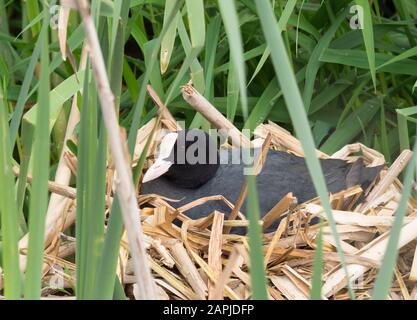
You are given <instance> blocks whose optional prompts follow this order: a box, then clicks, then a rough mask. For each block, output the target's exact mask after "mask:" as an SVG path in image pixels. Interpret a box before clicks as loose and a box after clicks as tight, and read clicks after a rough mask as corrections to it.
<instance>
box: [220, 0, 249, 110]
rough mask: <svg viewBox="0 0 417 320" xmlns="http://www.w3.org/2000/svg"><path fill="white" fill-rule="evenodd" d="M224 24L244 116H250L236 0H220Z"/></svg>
mask: <svg viewBox="0 0 417 320" xmlns="http://www.w3.org/2000/svg"><path fill="white" fill-rule="evenodd" d="M218 3H219V8H220V13H221V16H222V19H223V25H224V28H225V30H226V34H227V38H228V40H229V46H230V52H231V55H232V56H233V59H232V62H233V63H234V64H235V70H236V74H237V78H238V79H239V85H240V89H239V91H240V103H241V106H242V111H243V116H244V118H247V117H248V101H247V93H246V71H245V66H244V64H243V61H244V59H243V45H242V36H241V34H240V31H239V21H238V17H237V12H236V7H235V2H234V1H233V0H221V1H218Z"/></svg>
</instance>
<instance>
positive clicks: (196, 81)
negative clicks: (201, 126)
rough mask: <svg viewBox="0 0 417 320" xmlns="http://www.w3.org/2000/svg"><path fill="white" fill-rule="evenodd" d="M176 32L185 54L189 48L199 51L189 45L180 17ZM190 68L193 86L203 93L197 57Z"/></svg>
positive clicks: (200, 69) (202, 79) (201, 69)
mask: <svg viewBox="0 0 417 320" xmlns="http://www.w3.org/2000/svg"><path fill="white" fill-rule="evenodd" d="M178 34H179V36H180V39H181V44H182V46H183V48H184V51H185V54H186V55H189V54H190V52H191V50H194V51H195V52H200V49H194V48H193V47H192V45H191V42H190V39H189V38H188V34H187V31H186V30H185V26H184V22H183V21H182V19H180V21H179V24H178ZM190 70H191V79H192V81H193V85H194V87H196V88H197V90H198V91H199V92H200V93H201V94H203V93H204V92H205V90H204V86H205V83H204V70H203V67H202V66H201V64H200V62H199V61H198V58H197V57H196V58H195V59H194V60H193V62H192V63H191V65H190Z"/></svg>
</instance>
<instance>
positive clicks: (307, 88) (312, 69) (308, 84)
mask: <svg viewBox="0 0 417 320" xmlns="http://www.w3.org/2000/svg"><path fill="white" fill-rule="evenodd" d="M346 15H347V10H344V11H343V12H342V13H340V14H339V16H338V17H337V19H336V20H335V22H334V23H333V24H332V25H331V27H330V28H329V29H328V30H327V31H326V33H325V34H324V35H323V37H321V39H320V40H319V41H318V42H317V45H316V47H315V48H314V50H313V53H312V54H311V56H310V59H309V60H308V63H307V70H306V80H305V85H304V92H303V100H304V107H305V109H306V110H307V112H308V111H309V109H310V104H311V99H312V97H313V92H314V84H315V81H316V77H317V72H318V71H319V68H320V66H321V63H320V61H319V59H320V56H321V55H322V53H323V52H324V50H325V49H326V48H327V47H328V46H329V44H330V41H331V40H332V38H333V37H334V35H335V33H336V31H337V29H338V28H339V26H340V24H341V23H342V21H343V20H344V19H345V18H346Z"/></svg>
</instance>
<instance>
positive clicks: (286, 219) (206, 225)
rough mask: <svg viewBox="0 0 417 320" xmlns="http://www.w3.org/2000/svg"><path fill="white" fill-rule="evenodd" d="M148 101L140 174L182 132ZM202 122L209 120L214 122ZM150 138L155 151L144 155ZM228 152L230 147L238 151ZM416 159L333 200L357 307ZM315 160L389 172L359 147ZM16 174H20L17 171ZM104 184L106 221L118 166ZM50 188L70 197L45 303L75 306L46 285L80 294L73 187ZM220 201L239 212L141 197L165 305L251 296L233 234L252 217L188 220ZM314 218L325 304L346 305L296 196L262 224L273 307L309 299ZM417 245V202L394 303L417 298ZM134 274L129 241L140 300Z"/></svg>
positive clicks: (50, 232) (50, 254) (293, 148)
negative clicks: (169, 135)
mask: <svg viewBox="0 0 417 320" xmlns="http://www.w3.org/2000/svg"><path fill="white" fill-rule="evenodd" d="M149 93H150V95H151V97H152V98H153V100H154V101H155V103H156V105H157V106H158V107H159V111H160V112H159V117H158V118H154V119H152V120H151V121H149V122H148V123H147V124H146V125H144V126H143V127H142V128H141V129H140V130H139V132H138V135H137V144H136V148H135V152H134V156H133V161H132V163H133V166H135V165H137V163H138V160H139V156H140V155H141V154H142V153H143V152H147V156H146V162H145V168H144V170H146V167H148V166H149V165H150V164H151V163H152V161H153V159H154V154H155V152H156V149H157V145H158V143H159V140H160V138H161V133H162V131H163V130H166V129H168V130H177V129H178V125H177V124H176V123H175V121H174V120H173V118H172V116H171V115H170V114H169V112H168V110H167V109H166V107H165V106H164V105H163V104H162V103H161V101H160V100H159V98H158V97H157V96H156V95H155V93H154V92H153V90H152V89H151V88H149ZM186 100H187V99H186ZM191 104H192V103H191ZM209 107H210V106H209ZM209 109H210V108H209ZM206 111H207V110H206ZM205 116H206V118H207V119H209V121H210V115H209V114H207V115H205ZM211 122H212V121H211ZM212 124H213V125H214V126H216V127H218V128H221V127H223V125H225V127H227V125H228V123H227V120H225V119H223V118H222V119H220V122H219V123H214V122H212ZM235 133H236V134H241V133H240V132H236V131H235ZM254 138H255V139H256V141H257V143H259V141H263V142H265V140H267V141H268V146H269V147H270V148H273V149H277V150H283V151H286V152H289V153H293V154H295V155H298V156H303V155H304V154H303V149H302V147H301V144H300V142H299V141H298V140H297V139H296V138H295V137H293V136H292V135H291V134H290V133H289V132H288V131H286V130H285V129H283V128H281V127H280V126H278V125H277V124H275V123H272V122H269V123H267V124H261V125H259V126H258V127H257V128H256V130H255V131H254ZM148 140H149V141H150V142H151V143H150V144H149V147H148V148H146V145H147V142H148ZM264 145H265V144H264ZM226 147H233V143H231V145H228V146H226ZM145 150H146V151H145ZM411 155H412V152H411V151H409V150H405V151H403V152H402V153H401V154H400V155H399V157H398V158H397V159H396V160H395V161H394V162H393V164H392V165H391V166H390V167H389V168H388V167H385V168H384V170H382V171H381V173H380V175H379V177H378V178H377V179H376V181H375V183H374V184H373V185H371V186H370V187H369V189H368V190H362V189H361V188H360V187H353V188H350V189H347V190H344V191H342V192H339V193H337V194H331V195H330V200H331V206H332V210H333V216H334V219H335V221H336V227H337V231H338V234H339V237H340V239H341V243H342V248H343V251H344V255H345V258H346V262H347V268H348V270H349V274H350V276H351V280H350V281H351V284H352V288H353V290H354V292H355V295H356V297H357V299H368V298H370V297H371V291H372V289H373V286H374V282H375V279H376V275H377V271H378V267H379V265H380V263H381V260H382V257H383V255H384V251H385V248H386V246H387V243H388V238H389V231H390V226H391V225H392V223H393V221H394V214H395V211H396V209H397V207H398V205H399V201H400V197H401V191H402V184H401V182H400V180H399V179H398V177H399V175H400V174H401V172H402V171H403V169H404V168H405V167H406V165H407V163H408V162H409V160H410V159H411ZM317 156H318V157H320V158H339V159H344V160H346V161H355V160H356V159H357V158H358V157H359V156H361V157H363V158H364V161H365V163H366V164H367V165H368V166H376V165H381V164H385V159H384V157H383V155H382V154H380V153H379V152H377V151H376V150H373V149H370V148H368V147H366V146H364V145H362V144H360V143H356V144H351V145H347V146H345V147H343V148H342V149H341V150H339V151H338V152H336V153H335V154H333V155H327V154H325V153H323V152H320V151H319V150H317ZM65 158H66V162H67V165H68V167H69V168H70V169H71V170H72V172H73V174H75V173H76V170H77V159H76V157H75V156H74V155H72V154H71V153H70V152H67V153H66V154H65ZM15 173H16V175H18V174H19V172H18V170H15ZM107 176H108V179H107V185H108V188H107V194H108V196H107V211H106V214H107V215H108V211H109V210H108V208H110V206H111V202H112V199H113V198H112V196H113V184H114V178H113V176H114V168H113V167H112V166H111V165H109V166H108V174H107ZM30 180H31V177H28V181H29V182H30ZM139 187H140V186H139ZM242 187H243V186H242ZM49 190H50V191H51V192H53V193H57V194H59V195H62V196H64V198H65V207H64V208H63V210H62V214H61V215H60V217H59V219H57V220H56V222H55V224H54V227H53V228H52V227H51V228H47V230H46V243H48V245H47V246H46V249H45V255H44V260H45V267H44V277H43V281H44V284H45V288H44V290H43V296H44V297H45V299H48V298H60V299H73V298H74V297H73V296H72V295H71V292H72V291H71V290H69V291H68V292H69V293H68V294H67V295H66V296H64V297H62V296H61V297H58V295H57V292H58V291H57V290H56V289H54V288H49V287H48V286H49V285H50V284H51V281H53V280H54V279H60V281H61V280H63V286H64V287H65V288H74V285H75V270H76V265H75V264H74V263H72V262H70V259H69V257H71V256H72V255H73V254H74V252H75V239H74V238H72V237H70V236H67V235H64V233H63V232H64V231H65V230H66V229H67V228H68V227H70V226H72V225H73V224H74V222H75V199H76V189H74V188H71V187H68V186H64V185H59V184H57V183H55V182H50V183H49ZM139 190H140V188H139ZM361 195H364V197H365V198H364V199H365V200H364V202H362V203H361V204H359V205H354V204H355V203H356V200H357V199H358V197H360V196H361ZM219 199H221V200H223V201H225V202H226V203H227V204H228V205H229V207H230V208H234V206H235V204H233V203H231V202H229V201H228V199H225V198H224V197H223V196H222V195H221V194H219V195H218V196H215V197H209V198H202V199H199V200H197V201H194V202H192V203H189V204H187V205H185V206H183V207H181V208H179V209H174V208H173V207H172V206H171V205H170V204H169V203H168V202H167V201H166V199H164V198H162V197H160V196H158V195H155V194H152V195H140V194H139V195H138V202H139V204H140V205H143V204H145V203H147V204H150V205H152V206H153V207H152V208H150V207H146V208H142V210H141V212H140V217H141V223H142V227H143V231H144V233H145V240H146V250H147V257H148V259H149V263H150V267H151V269H152V274H153V276H154V279H155V283H156V286H157V293H158V297H159V298H160V299H172V300H188V299H232V300H245V299H250V298H251V283H250V275H249V255H248V249H249V246H248V237H247V236H242V235H236V234H232V233H230V228H231V227H247V226H248V225H249V222H248V221H247V220H246V218H245V215H244V214H242V213H240V212H238V214H237V215H236V217H235V218H233V217H232V218H233V219H230V217H227V216H225V215H224V213H223V212H217V211H215V212H212V213H211V214H210V215H209V216H207V217H205V218H202V219H198V220H192V219H190V218H189V217H187V210H189V209H190V208H194V207H198V206H199V205H201V204H202V203H205V202H207V201H213V200H219ZM315 217H321V218H322V219H323V229H322V231H323V236H322V240H323V267H324V270H323V275H324V277H323V281H324V284H323V288H322V294H323V299H336V300H343V299H348V298H349V295H348V291H347V279H346V276H345V272H344V271H343V270H342V268H341V264H340V258H339V255H338V253H337V252H336V249H335V240H334V238H333V236H332V233H331V230H330V227H329V225H328V223H327V220H326V215H325V214H324V212H323V209H322V207H321V205H320V201H319V199H312V200H311V201H308V202H306V203H298V202H297V199H296V198H295V197H293V195H292V194H291V193H290V194H287V195H286V196H285V197H284V198H283V199H281V200H280V201H279V202H278V203H277V204H276V206H275V207H274V208H273V209H272V210H271V211H270V212H269V213H268V214H267V215H266V216H265V217H264V218H263V219H262V220H261V221H259V223H260V224H261V225H262V226H263V227H265V228H266V227H267V226H268V225H271V224H272V223H273V222H274V221H276V220H278V219H279V220H280V223H279V226H278V227H277V229H276V231H275V232H272V233H264V234H263V235H262V241H263V250H264V266H265V273H266V276H267V289H268V293H269V297H270V299H275V300H285V299H288V300H293V299H309V296H310V289H311V284H310V283H311V278H312V273H313V270H312V269H313V261H314V254H315V248H316V238H317V236H318V233H319V228H320V227H319V225H318V224H310V223H309V222H310V221H311V219H313V218H315ZM174 219H179V220H181V221H182V225H181V227H178V226H177V225H176V224H174V223H173V221H174ZM416 239H417V201H416V200H414V199H413V198H410V199H409V200H408V205H407V213H406V218H405V221H404V225H403V227H402V230H401V235H400V240H399V248H400V249H399V257H398V260H397V265H396V269H395V279H394V281H393V283H392V286H391V289H390V294H389V298H391V299H404V300H407V299H415V298H416V297H417V282H416V280H417V262H416V256H417V254H416V253H417V250H416V244H417V242H416ZM21 254H22V255H25V250H21ZM133 270H134V268H133V266H132V262H131V260H130V256H129V245H128V241H127V235H126V233H124V234H123V236H122V241H121V245H120V252H119V261H118V268H117V274H118V277H119V279H120V281H121V283H122V284H123V285H124V286H125V290H126V293H127V295H128V296H129V297H131V298H135V296H137V293H136V292H135V291H136V290H137V288H136V284H135V279H136V278H135V276H134V272H133ZM0 287H1V281H0ZM61 292H62V291H61ZM61 294H62V293H61Z"/></svg>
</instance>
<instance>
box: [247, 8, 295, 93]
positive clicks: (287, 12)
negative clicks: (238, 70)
mask: <svg viewBox="0 0 417 320" xmlns="http://www.w3.org/2000/svg"><path fill="white" fill-rule="evenodd" d="M296 4H297V0H289V1H288V2H287V4H286V5H285V8H284V10H283V11H282V14H281V17H280V18H279V21H278V25H279V28H280V30H281V31H284V30H285V29H286V27H287V23H288V19H289V18H290V16H291V14H292V13H293V11H294V8H295V5H296ZM270 54H271V50H270V49H269V47H267V48H266V49H265V51H264V53H263V54H262V57H261V59H260V60H259V62H258V64H257V66H256V68H255V71H254V72H253V74H252V77H251V79H250V80H249V82H248V85H249V84H250V83H251V82H252V80H253V79H255V77H256V76H257V74H258V73H259V71H261V69H262V67H263V65H264V64H265V62H266V61H267V60H268V58H269V55H270Z"/></svg>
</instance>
